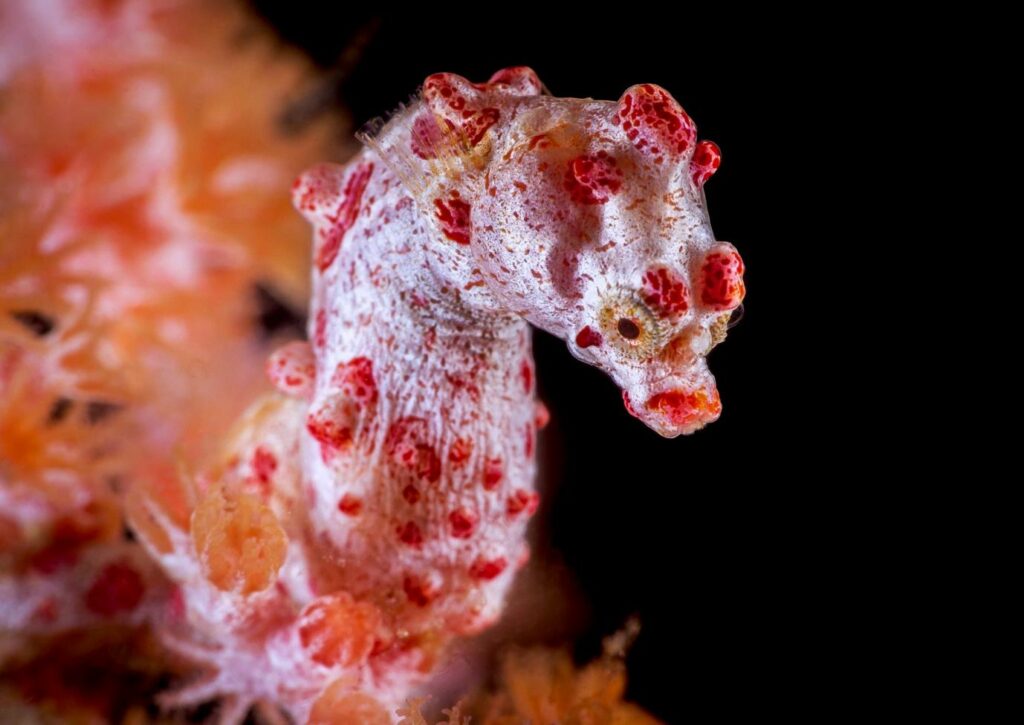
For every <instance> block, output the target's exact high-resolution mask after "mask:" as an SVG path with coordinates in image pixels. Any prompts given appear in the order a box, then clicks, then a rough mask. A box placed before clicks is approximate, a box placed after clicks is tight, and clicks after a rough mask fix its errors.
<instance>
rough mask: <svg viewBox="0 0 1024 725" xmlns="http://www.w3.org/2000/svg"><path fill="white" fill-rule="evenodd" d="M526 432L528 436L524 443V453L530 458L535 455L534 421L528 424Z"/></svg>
mask: <svg viewBox="0 0 1024 725" xmlns="http://www.w3.org/2000/svg"><path fill="white" fill-rule="evenodd" d="M525 432H526V438H525V439H524V441H525V442H524V443H523V454H524V455H525V456H526V457H527V458H529V457H530V456H532V455H533V437H534V436H533V423H527V424H526V428H525Z"/></svg>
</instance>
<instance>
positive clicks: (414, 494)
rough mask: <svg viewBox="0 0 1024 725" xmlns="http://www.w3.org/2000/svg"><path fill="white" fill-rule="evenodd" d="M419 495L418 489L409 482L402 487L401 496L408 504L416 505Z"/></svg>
mask: <svg viewBox="0 0 1024 725" xmlns="http://www.w3.org/2000/svg"><path fill="white" fill-rule="evenodd" d="M421 496H422V494H421V493H420V490H419V489H418V488H416V487H415V486H413V485H412V484H411V483H410V484H408V485H407V486H406V487H405V488H403V489H402V498H404V499H405V500H406V502H407V503H408V504H409V505H416V504H417V503H419V500H420V498H421Z"/></svg>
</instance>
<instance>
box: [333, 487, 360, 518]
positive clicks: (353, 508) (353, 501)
mask: <svg viewBox="0 0 1024 725" xmlns="http://www.w3.org/2000/svg"><path fill="white" fill-rule="evenodd" d="M338 510H339V511H341V512H342V513H343V514H345V515H346V516H358V515H359V514H361V513H362V512H363V500H362V499H361V498H359V497H358V496H353V495H352V494H350V493H346V494H345V495H344V496H342V497H341V500H340V501H338Z"/></svg>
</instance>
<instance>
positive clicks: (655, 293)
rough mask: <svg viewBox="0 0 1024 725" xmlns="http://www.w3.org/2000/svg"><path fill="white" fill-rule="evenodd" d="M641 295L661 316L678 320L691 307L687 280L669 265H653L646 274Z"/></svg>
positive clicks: (645, 302)
mask: <svg viewBox="0 0 1024 725" xmlns="http://www.w3.org/2000/svg"><path fill="white" fill-rule="evenodd" d="M640 296H641V298H642V299H643V301H644V304H646V305H647V306H648V307H650V308H651V310H652V311H653V312H654V313H655V314H656V315H657V316H658V317H660V318H662V319H670V320H677V319H679V318H680V317H682V316H683V315H685V314H686V311H687V310H688V309H689V308H690V294H689V291H688V290H687V288H686V282H685V281H684V280H683V278H682V277H681V276H679V274H678V273H677V272H675V270H672V269H670V268H668V267H651V268H650V269H648V270H647V272H646V273H645V274H644V285H643V289H641V291H640Z"/></svg>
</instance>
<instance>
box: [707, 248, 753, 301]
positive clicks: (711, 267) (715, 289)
mask: <svg viewBox="0 0 1024 725" xmlns="http://www.w3.org/2000/svg"><path fill="white" fill-rule="evenodd" d="M743 271H744V270H743V260H742V259H741V258H740V255H739V252H737V251H736V250H735V249H733V248H732V246H730V245H728V244H720V245H717V246H716V247H714V248H712V250H711V251H710V252H708V255H707V256H706V257H704V262H703V264H702V265H701V298H700V299H701V303H702V304H703V305H704V306H705V307H707V308H709V309H712V310H719V311H727V310H733V309H735V308H737V307H739V305H740V303H741V302H742V301H743V297H744V295H745V294H746V287H745V286H744V284H743Z"/></svg>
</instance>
